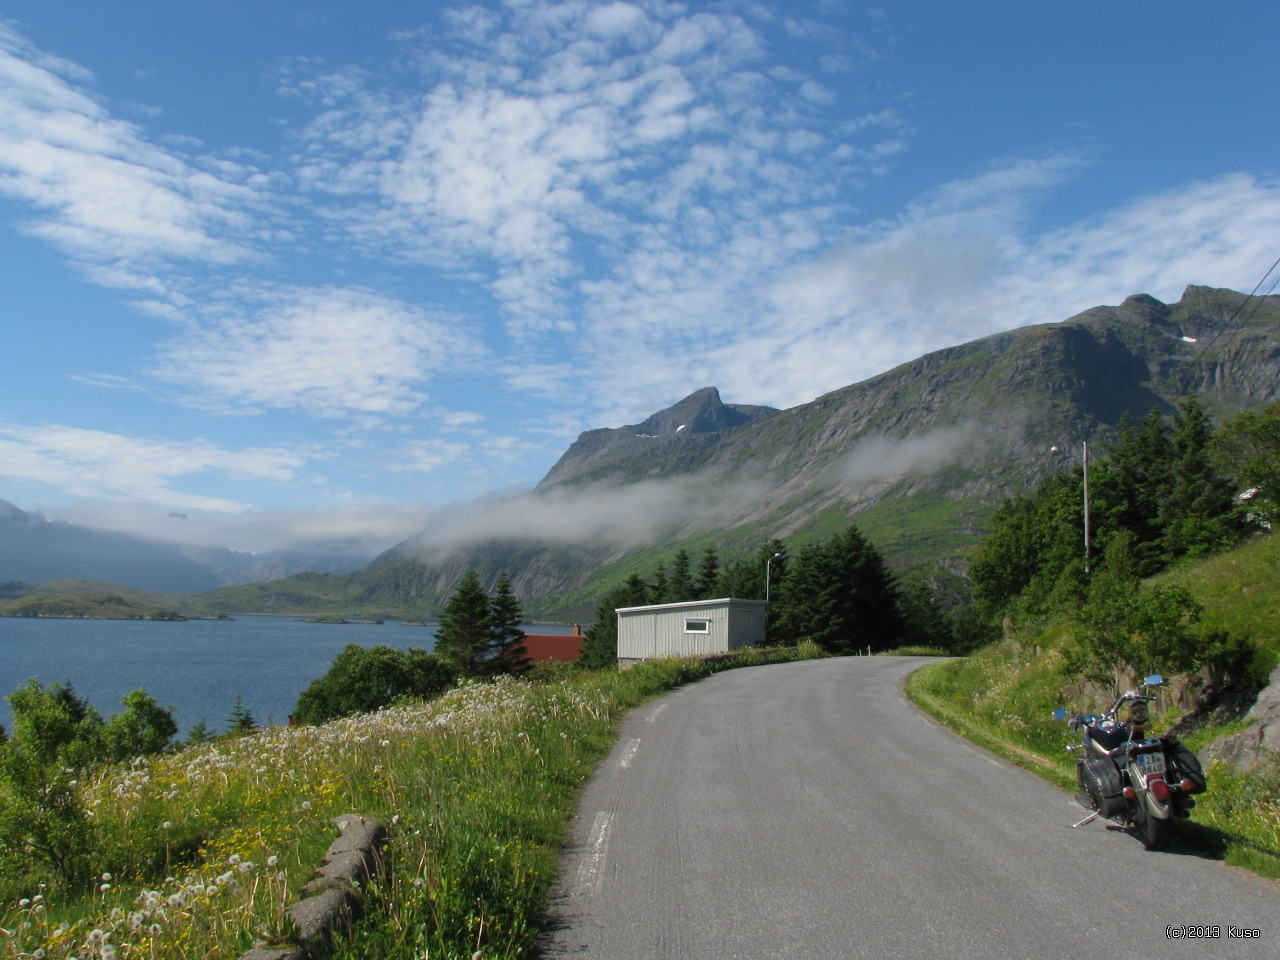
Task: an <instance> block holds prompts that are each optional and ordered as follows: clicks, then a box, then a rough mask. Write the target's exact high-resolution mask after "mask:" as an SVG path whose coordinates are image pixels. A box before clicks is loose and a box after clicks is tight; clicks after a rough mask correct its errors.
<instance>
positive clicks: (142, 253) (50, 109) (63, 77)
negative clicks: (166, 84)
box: [0, 24, 260, 283]
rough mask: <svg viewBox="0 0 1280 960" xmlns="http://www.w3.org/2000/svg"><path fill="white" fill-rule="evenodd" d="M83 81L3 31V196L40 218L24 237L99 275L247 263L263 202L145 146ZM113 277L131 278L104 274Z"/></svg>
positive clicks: (142, 138)
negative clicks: (177, 262)
mask: <svg viewBox="0 0 1280 960" xmlns="http://www.w3.org/2000/svg"><path fill="white" fill-rule="evenodd" d="M87 79H88V77H87V74H86V73H85V71H83V70H80V69H78V68H74V67H71V66H70V65H68V64H66V62H65V61H59V60H56V59H54V58H50V57H47V56H45V55H43V54H41V53H40V52H39V51H36V50H34V49H33V48H32V47H31V46H30V45H29V44H27V43H26V42H25V41H24V40H23V39H22V38H21V37H20V36H18V35H17V34H16V33H14V32H13V31H12V30H11V29H9V28H8V27H6V26H4V25H3V24H0V100H3V102H4V104H5V109H4V110H3V111H0V193H3V194H7V195H8V196H11V197H14V198H17V199H19V200H22V201H25V202H26V203H28V204H29V205H30V206H31V207H32V208H33V210H34V211H35V214H34V216H32V217H31V218H30V219H29V220H28V221H27V223H26V228H27V229H28V230H29V231H31V232H32V233H34V234H36V235H38V236H40V237H43V238H44V239H46V240H47V241H49V242H50V243H52V244H53V245H55V246H56V247H58V248H59V249H61V250H63V251H64V252H66V253H67V254H69V255H70V256H72V257H73V258H75V259H77V260H80V261H84V262H85V263H87V264H89V265H93V266H98V265H103V264H114V265H121V266H123V265H127V264H131V263H132V264H137V263H139V262H142V261H159V260H172V259H175V258H176V259H186V260H197V261H208V262H213V263H230V262H234V261H237V260H241V259H244V258H245V257H247V256H250V255H251V251H250V247H249V246H248V245H247V244H246V243H245V242H244V240H245V239H246V235H245V234H246V221H245V211H246V210H247V209H250V208H252V207H254V206H256V205H257V204H258V203H259V202H260V198H259V196H258V194H257V192H256V191H255V190H254V189H252V188H250V187H247V186H245V185H244V184H243V183H239V182H235V181H234V180H231V179H226V178H222V177H219V176H217V175H214V174H213V173H210V172H207V171H205V170H202V169H200V168H198V167H196V166H193V165H192V164H191V163H190V162H188V161H185V160H183V159H181V158H179V157H178V156H176V155H174V154H171V153H168V152H166V151H165V150H163V149H161V148H159V147H157V146H155V145H154V144H153V143H150V142H149V141H148V140H147V139H146V138H145V136H144V134H143V132H142V131H141V130H140V129H139V128H138V127H136V126H135V125H133V124H131V123H127V122H125V121H122V120H119V119H116V118H113V117H111V116H110V115H109V114H108V112H107V110H106V109H105V108H104V107H103V106H102V105H101V104H100V103H99V102H98V101H96V100H95V99H93V98H92V97H91V96H89V95H88V94H86V93H84V92H83V91H82V90H81V89H79V88H78V87H77V86H76V85H75V84H79V83H83V82H85V81H86V80H87ZM112 277H114V278H115V279H116V280H117V281H123V282H126V283H127V281H128V280H129V279H130V274H129V273H128V272H127V271H120V272H117V273H114V274H112V273H110V272H104V273H99V274H98V279H99V280H100V281H102V280H108V281H109V279H110V278H112Z"/></svg>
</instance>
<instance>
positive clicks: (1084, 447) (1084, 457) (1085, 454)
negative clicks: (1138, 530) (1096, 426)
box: [1050, 440, 1089, 577]
mask: <svg viewBox="0 0 1280 960" xmlns="http://www.w3.org/2000/svg"><path fill="white" fill-rule="evenodd" d="M1050 450H1051V452H1053V453H1057V454H1063V455H1065V456H1068V457H1071V459H1072V460H1074V459H1076V457H1075V455H1074V454H1071V453H1068V452H1067V451H1066V450H1063V449H1062V448H1061V447H1059V446H1056V445H1055V446H1053V447H1050ZM1080 468H1081V469H1082V470H1083V471H1084V575H1085V576H1086V577H1087V576H1089V441H1088V440H1082V441H1080Z"/></svg>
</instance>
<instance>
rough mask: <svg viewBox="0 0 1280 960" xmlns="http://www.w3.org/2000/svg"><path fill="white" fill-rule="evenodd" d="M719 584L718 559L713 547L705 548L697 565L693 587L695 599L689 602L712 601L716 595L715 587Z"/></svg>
mask: <svg viewBox="0 0 1280 960" xmlns="http://www.w3.org/2000/svg"><path fill="white" fill-rule="evenodd" d="M719 583H720V558H719V556H717V555H716V548H715V547H707V549H706V550H704V551H702V560H701V561H700V562H699V563H698V579H697V581H696V582H695V585H694V591H695V592H696V593H697V596H696V597H690V598H689V599H691V600H712V599H714V598H715V595H716V587H717V586H719Z"/></svg>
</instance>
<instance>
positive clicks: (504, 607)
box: [489, 573, 529, 673]
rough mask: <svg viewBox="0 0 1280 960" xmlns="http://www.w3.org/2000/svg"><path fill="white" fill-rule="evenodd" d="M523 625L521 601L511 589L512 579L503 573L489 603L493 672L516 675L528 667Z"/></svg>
mask: <svg viewBox="0 0 1280 960" xmlns="http://www.w3.org/2000/svg"><path fill="white" fill-rule="evenodd" d="M523 622H524V615H523V614H522V613H521V612H520V601H519V600H518V599H516V595H515V593H514V591H512V589H511V578H510V577H508V576H507V575H506V574H505V573H503V574H502V575H501V576H499V577H498V583H497V586H495V587H494V591H493V599H492V600H490V601H489V636H490V641H489V643H490V652H491V655H492V658H493V659H492V669H493V670H494V671H495V672H498V673H519V672H521V671H523V670H527V669H528V668H529V651H528V650H526V649H525V645H524V636H525V634H524V631H523V630H521V629H520V624H521V623H523Z"/></svg>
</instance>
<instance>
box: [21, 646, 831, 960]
mask: <svg viewBox="0 0 1280 960" xmlns="http://www.w3.org/2000/svg"><path fill="white" fill-rule="evenodd" d="M812 655H816V651H807V650H802V651H799V652H796V651H787V652H781V653H766V652H759V651H751V652H746V653H743V654H740V655H737V656H734V657H729V658H725V659H723V660H719V661H698V660H670V661H659V662H654V663H650V664H645V665H643V666H641V667H637V668H635V669H633V670H628V671H625V672H621V673H619V672H616V671H602V672H598V673H574V672H568V671H564V672H561V673H559V674H544V675H542V676H541V677H539V678H535V679H532V680H515V679H510V678H508V679H504V680H502V681H499V682H495V683H486V684H474V685H470V686H466V687H462V688H459V689H457V690H454V691H451V692H449V693H447V694H446V695H444V696H443V697H441V698H439V699H437V700H434V701H432V702H430V703H424V704H412V705H406V706H402V707H396V708H392V709H388V710H384V711H381V712H379V713H377V714H370V715H365V716H360V717H355V718H350V719H347V720H342V721H337V722H334V723H330V724H326V725H323V726H318V727H304V728H273V729H270V730H265V731H260V732H258V733H256V734H253V735H250V736H247V737H244V738H241V739H235V740H222V741H219V742H217V743H214V744H211V745H207V746H204V747H200V748H195V749H189V750H184V751H182V752H179V753H176V754H171V755H165V756H161V757H157V758H155V759H153V760H151V761H147V762H143V761H137V762H135V763H134V764H133V765H132V766H130V767H129V768H128V769H119V768H116V769H111V770H108V771H105V772H102V773H100V774H98V775H96V776H94V777H90V778H86V781H85V782H84V783H79V784H77V786H76V789H77V790H78V791H79V796H80V798H81V800H82V801H83V804H84V808H85V810H86V812H87V817H88V822H89V824H90V831H89V835H88V839H87V840H86V841H85V842H86V843H88V844H89V845H90V846H91V848H92V849H91V853H92V856H93V862H94V865H95V878H96V879H95V880H94V886H93V889H92V890H84V891H66V890H60V889H59V888H58V887H57V886H56V884H55V882H54V879H53V876H52V875H47V876H46V875H42V874H41V873H40V872H39V871H34V872H29V873H19V872H17V871H13V870H11V871H9V873H7V874H6V875H5V876H3V877H0V893H2V894H3V896H4V902H3V906H0V952H3V953H4V955H7V956H29V957H41V958H69V957H79V958H86V960H99V958H100V960H112V958H115V960H132V958H143V957H146V958H165V957H192V956H200V957H221V958H229V957H235V956H238V955H239V953H240V952H242V951H243V950H245V949H247V948H248V947H250V946H251V945H252V943H253V942H254V940H255V939H258V938H260V937H266V938H268V939H271V940H276V941H280V940H287V938H288V936H289V933H290V931H289V930H288V929H287V922H286V914H285V908H286V907H287V905H288V904H289V903H291V902H292V901H293V899H294V898H295V897H296V895H297V890H298V888H299V887H300V886H301V884H302V883H303V882H305V881H306V879H307V878H308V876H309V874H310V873H311V871H312V870H313V869H314V867H315V866H317V865H318V864H319V862H320V859H321V857H322V855H323V853H324V851H325V849H326V848H327V846H328V844H329V843H330V841H331V840H332V839H333V838H334V836H335V831H334V828H333V826H332V825H331V820H332V818H333V817H335V816H338V815H340V814H343V813H350V812H356V813H361V814H364V815H366V816H371V817H376V818H378V819H381V820H383V821H384V822H386V823H388V824H391V825H392V835H393V839H392V847H391V852H392V861H391V862H392V864H393V871H392V873H391V875H390V876H389V877H388V879H387V880H386V882H385V883H384V884H382V885H381V886H380V887H379V888H378V889H377V890H375V891H372V892H371V897H370V903H369V904H368V908H369V916H368V917H367V919H366V921H364V922H363V923H362V924H360V925H359V927H358V929H357V931H356V934H355V938H354V940H353V942H351V943H349V944H339V945H338V946H339V955H340V956H344V955H345V956H351V957H357V956H378V957H382V958H388V960H390V958H395V957H405V958H409V957H413V958H421V957H423V956H430V957H433V958H437V957H439V958H445V957H467V958H469V957H472V956H473V955H474V954H476V953H477V952H478V953H479V955H480V956H483V957H519V956H523V955H525V953H526V952H527V951H528V950H529V948H530V947H531V945H532V943H533V940H534V938H535V936H536V933H537V929H538V924H539V922H540V919H541V917H542V914H543V911H544V908H545V905H546V899H547V896H548V893H549V890H550V885H551V882H552V880H553V879H554V875H555V870H556V861H557V857H558V853H559V848H560V844H561V842H562V839H563V837H564V835H565V830H566V828H567V824H568V822H569V820H570V818H571V816H572V813H573V808H574V804H575V802H576V798H577V794H578V790H579V788H580V786H581V784H582V783H583V782H584V780H585V779H586V778H587V777H588V776H589V775H590V773H591V771H592V770H593V769H594V768H595V766H596V764H597V763H598V762H599V760H600V759H601V758H602V757H603V756H604V755H605V753H606V752H607V751H608V749H609V747H610V745H611V744H612V742H613V739H614V737H615V734H616V729H617V724H618V722H619V720H620V718H621V717H622V715H623V714H624V713H625V712H626V711H628V710H629V709H631V708H632V707H634V706H636V705H637V704H639V703H641V702H642V701H644V700H645V699H646V698H649V697H652V696H655V695H658V694H660V693H662V692H664V691H666V690H669V689H671V688H672V687H675V686H678V685H680V684H682V683H686V682H689V681H691V680H696V679H700V678H701V677H704V676H707V675H709V674H711V673H713V672H716V671H718V670H723V669H729V668H732V667H740V666H750V665H755V664H762V663H766V662H776V661H778V660H783V659H795V658H801V657H806V656H812ZM5 799H6V798H3V797H0V802H3V801H4V800H5Z"/></svg>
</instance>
